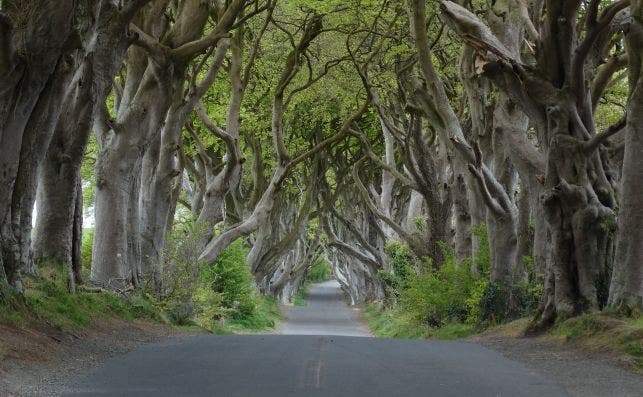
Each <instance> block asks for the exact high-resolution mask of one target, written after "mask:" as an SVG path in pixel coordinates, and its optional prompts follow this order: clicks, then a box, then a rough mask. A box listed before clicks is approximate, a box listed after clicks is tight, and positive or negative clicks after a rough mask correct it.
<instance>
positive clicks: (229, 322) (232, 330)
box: [211, 296, 283, 335]
mask: <svg viewBox="0 0 643 397" xmlns="http://www.w3.org/2000/svg"><path fill="white" fill-rule="evenodd" d="M282 319H283V315H282V313H281V310H279V305H278V304H277V301H276V300H275V299H274V298H273V297H270V296H260V297H259V298H258V303H257V308H256V310H255V312H254V313H253V314H252V315H251V316H249V317H245V318H229V319H224V320H222V321H215V322H214V323H213V325H212V329H211V331H212V332H213V333H215V334H219V335H225V334H246V333H254V332H264V331H269V330H271V329H274V328H275V326H276V325H277V323H279V321H281V320H282Z"/></svg>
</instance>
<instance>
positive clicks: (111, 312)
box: [0, 269, 165, 331]
mask: <svg viewBox="0 0 643 397" xmlns="http://www.w3.org/2000/svg"><path fill="white" fill-rule="evenodd" d="M40 274H41V276H40V277H37V278H29V277H25V279H24V280H23V281H24V287H25V293H24V295H17V294H13V295H11V296H10V297H8V299H5V301H4V302H2V303H0V323H5V324H14V325H19V326H26V325H29V324H32V323H46V324H49V325H51V326H52V327H54V328H56V329H58V330H61V331H65V330H71V329H74V328H79V327H85V326H87V325H89V324H90V323H91V321H92V319H94V318H106V317H117V318H122V319H124V320H129V321H131V320H134V319H149V320H152V321H156V322H165V319H164V317H163V315H162V313H161V312H160V311H159V310H158V309H157V308H156V307H155V306H154V304H153V303H152V302H151V301H150V300H148V299H146V298H145V297H144V296H143V295H142V294H138V293H135V294H131V295H129V296H123V295H118V294H114V293H110V292H101V293H93V292H82V291H78V292H77V293H76V294H70V293H69V292H67V288H66V286H65V283H64V281H63V278H62V275H61V274H60V273H59V272H56V271H54V270H49V269H41V272H40Z"/></svg>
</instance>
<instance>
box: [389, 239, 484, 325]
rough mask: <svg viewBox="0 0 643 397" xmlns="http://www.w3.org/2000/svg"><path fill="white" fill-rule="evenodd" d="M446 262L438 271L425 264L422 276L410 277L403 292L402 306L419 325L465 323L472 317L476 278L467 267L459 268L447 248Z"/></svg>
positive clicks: (401, 293) (401, 297)
mask: <svg viewBox="0 0 643 397" xmlns="http://www.w3.org/2000/svg"><path fill="white" fill-rule="evenodd" d="M442 249H443V251H444V257H445V261H444V264H443V265H442V266H441V267H440V269H438V270H434V269H433V268H432V267H431V266H430V265H429V264H424V266H423V268H422V272H421V273H420V274H418V273H416V272H412V273H410V274H409V275H408V281H407V285H406V288H404V289H402V290H401V291H400V305H401V307H402V308H403V309H404V310H405V311H406V312H408V313H409V314H410V315H411V316H412V317H413V318H414V319H415V320H416V321H418V322H420V323H425V324H428V325H430V326H434V327H438V326H443V325H445V324H447V323H450V322H464V321H465V320H467V318H468V317H469V308H470V306H471V303H470V302H469V300H470V295H471V293H472V292H473V291H474V290H475V287H476V277H475V276H474V274H473V273H472V272H471V269H470V268H469V267H468V266H459V264H458V263H457V261H456V259H455V255H454V253H453V251H452V250H449V249H447V248H446V247H445V246H444V245H443V247H442Z"/></svg>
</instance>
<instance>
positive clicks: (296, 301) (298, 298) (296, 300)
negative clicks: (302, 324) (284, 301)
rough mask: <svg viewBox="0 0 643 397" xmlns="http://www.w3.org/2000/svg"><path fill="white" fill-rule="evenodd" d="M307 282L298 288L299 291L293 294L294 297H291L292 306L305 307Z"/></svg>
mask: <svg viewBox="0 0 643 397" xmlns="http://www.w3.org/2000/svg"><path fill="white" fill-rule="evenodd" d="M308 286H309V284H308V282H305V283H304V284H303V285H302V286H301V287H299V290H298V291H297V293H296V294H295V296H293V297H292V301H291V302H292V304H293V305H294V306H306V295H307V294H308Z"/></svg>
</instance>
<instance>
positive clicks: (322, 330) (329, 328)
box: [277, 281, 371, 337]
mask: <svg viewBox="0 0 643 397" xmlns="http://www.w3.org/2000/svg"><path fill="white" fill-rule="evenodd" d="M306 301H307V302H306V306H302V307H298V306H291V307H286V308H284V309H283V311H284V315H285V316H286V321H284V322H282V323H281V324H280V325H279V327H278V329H277V332H278V333H280V334H282V335H341V336H362V337H365V336H371V335H370V333H369V332H368V329H367V328H366V327H365V326H364V325H362V324H360V323H359V321H358V320H357V316H358V311H357V309H353V308H350V307H348V306H347V305H346V304H345V303H344V300H343V293H342V290H341V288H340V286H339V283H338V282H337V281H327V282H325V283H321V284H313V285H311V286H310V289H309V291H308V298H307V299H306Z"/></svg>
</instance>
